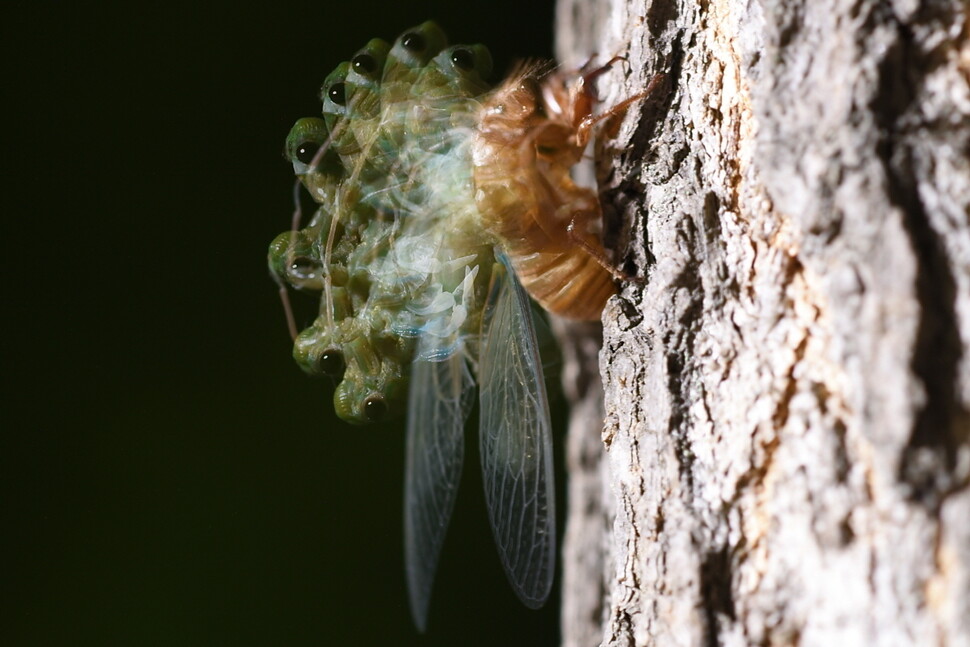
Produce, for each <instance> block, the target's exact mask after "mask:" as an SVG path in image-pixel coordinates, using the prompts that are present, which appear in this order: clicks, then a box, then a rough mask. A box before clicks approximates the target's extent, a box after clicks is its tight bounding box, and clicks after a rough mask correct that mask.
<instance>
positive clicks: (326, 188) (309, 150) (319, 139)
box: [284, 117, 345, 204]
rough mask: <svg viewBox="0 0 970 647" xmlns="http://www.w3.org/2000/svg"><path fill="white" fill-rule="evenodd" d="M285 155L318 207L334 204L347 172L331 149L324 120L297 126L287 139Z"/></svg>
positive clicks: (310, 120)
mask: <svg viewBox="0 0 970 647" xmlns="http://www.w3.org/2000/svg"><path fill="white" fill-rule="evenodd" d="M284 155H286V158H287V159H288V160H290V162H291V163H292V164H293V173H294V174H295V175H296V176H297V177H299V178H300V181H301V182H303V186H305V187H306V190H307V191H308V192H309V193H310V195H311V196H312V197H313V199H314V200H315V201H316V202H317V203H318V204H330V203H332V202H333V200H334V197H335V195H336V191H337V188H338V186H339V184H340V182H341V180H342V179H343V178H344V176H345V171H344V167H343V165H342V164H341V162H340V158H339V157H338V156H337V153H336V151H335V150H333V149H332V148H331V147H330V135H329V132H328V131H327V125H326V123H325V122H324V121H323V120H322V119H319V118H316V117H305V118H303V119H300V120H299V121H297V122H296V123H295V124H293V127H292V128H291V129H290V133H289V134H288V135H287V136H286V145H285V147H284Z"/></svg>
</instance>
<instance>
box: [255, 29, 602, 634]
mask: <svg viewBox="0 0 970 647" xmlns="http://www.w3.org/2000/svg"><path fill="white" fill-rule="evenodd" d="M491 69H492V61H491V56H490V55H489V52H488V50H487V49H486V48H485V47H484V46H482V45H454V46H450V47H449V46H448V45H447V39H446V37H445V34H444V32H443V31H442V30H441V29H440V28H439V27H438V26H437V25H436V24H435V23H433V22H425V23H423V24H421V25H418V26H417V27H414V28H412V29H409V30H407V31H405V32H404V33H403V34H402V35H401V36H400V37H398V38H397V40H395V41H394V42H393V43H388V42H385V41H383V40H381V39H373V40H371V41H369V42H368V43H366V44H365V45H364V46H363V47H362V48H361V49H360V50H358V51H357V52H356V53H355V54H354V55H353V56H352V57H351V58H350V60H348V61H346V62H343V63H340V64H339V65H337V67H336V68H335V69H334V70H333V71H332V72H331V73H330V74H329V75H327V77H326V78H325V80H324V83H323V85H322V87H321V91H320V97H321V100H322V112H321V115H320V116H319V117H308V118H304V119H301V120H299V121H297V122H296V124H295V125H294V126H293V128H292V129H291V131H290V134H289V136H288V137H287V140H286V145H285V155H286V157H287V158H288V159H289V160H290V161H291V162H292V164H293V170H294V173H295V175H296V176H297V177H298V178H299V181H300V182H301V183H302V184H303V186H304V187H305V188H306V190H307V192H308V193H309V194H310V195H311V196H312V198H313V200H314V201H315V202H316V203H317V205H318V208H317V211H316V213H315V214H314V215H313V217H312V218H311V219H310V220H309V222H308V223H306V225H305V226H302V228H301V227H300V226H294V228H293V229H292V230H290V231H287V232H284V233H282V234H280V235H279V236H278V237H277V238H276V239H275V240H274V241H273V243H272V245H271V246H270V251H269V267H270V271H271V273H272V274H273V275H274V277H276V279H277V281H278V282H280V284H281V285H286V286H289V287H292V288H295V289H298V290H304V291H311V292H315V293H319V294H320V308H319V312H318V314H317V316H316V318H315V319H314V321H313V322H312V323H311V324H310V325H309V326H308V327H306V328H305V329H304V330H303V331H302V332H299V333H296V332H295V330H294V337H295V340H294V341H295V343H294V351H293V354H294V357H295V359H296V361H297V363H298V364H299V365H300V367H301V368H303V370H305V371H306V372H308V373H310V374H319V375H328V376H330V377H332V378H334V379H335V380H336V381H337V382H338V384H337V387H336V390H335V393H334V406H335V410H336V412H337V414H338V415H339V416H340V417H341V418H343V419H344V420H347V421H349V422H353V423H360V424H362V423H367V422H374V421H377V420H380V419H383V418H385V417H389V416H394V415H400V414H406V416H407V443H406V444H407V450H406V461H407V462H406V469H405V474H406V476H405V502H404V503H405V506H404V508H405V515H404V517H405V524H404V525H405V554H406V566H407V578H408V590H409V601H410V605H411V611H412V615H413V617H414V620H415V623H416V624H417V626H418V627H419V628H420V629H423V628H424V626H425V624H426V622H427V613H428V604H429V600H430V595H431V587H432V583H433V580H434V574H435V570H436V568H437V563H438V557H439V554H440V550H441V546H442V542H443V539H444V533H445V530H446V528H447V525H448V520H449V518H450V515H451V511H452V507H453V504H454V500H455V494H456V491H457V486H458V482H459V480H460V475H461V467H462V462H463V460H462V459H463V453H464V433H463V429H464V425H465V421H466V419H467V417H468V415H469V413H470V411H471V408H472V403H473V401H474V395H475V393H476V385H477V393H478V402H479V405H480V406H479V411H480V414H479V415H480V421H479V432H480V437H479V440H480V455H481V463H482V473H483V479H484V485H485V491H486V502H487V504H488V509H489V519H490V521H491V526H492V530H493V535H494V538H495V542H496V545H497V547H498V550H499V554H500V557H501V559H502V563H503V566H504V567H505V571H506V574H507V575H508V578H509V581H510V583H511V584H512V586H513V588H514V590H515V592H516V594H517V595H518V596H519V598H520V599H521V600H522V601H523V602H524V603H525V604H526V605H527V606H529V607H533V608H535V607H538V606H541V605H542V604H543V603H544V602H545V600H546V598H547V597H548V594H549V590H550V588H551V584H552V578H553V571H554V559H555V524H554V509H555V505H554V497H553V483H552V442H551V430H550V421H549V418H550V416H549V406H548V402H547V399H546V390H545V383H544V378H543V372H542V362H541V361H540V358H539V353H538V343H537V340H536V333H535V328H534V324H533V319H532V313H531V308H532V306H531V303H530V301H529V298H528V296H527V293H526V291H525V289H524V288H523V284H524V285H525V288H527V289H528V291H529V293H531V294H532V296H533V297H534V298H535V299H536V300H537V301H538V302H539V303H540V304H542V305H543V306H544V307H546V308H547V309H549V310H551V311H553V312H556V313H558V314H561V315H565V316H567V317H572V318H579V319H592V318H595V317H597V316H598V315H599V312H600V310H601V309H602V306H603V304H604V302H605V300H606V298H608V297H609V295H610V294H613V291H614V289H613V283H612V276H611V273H610V271H609V270H608V267H609V264H608V262H607V260H606V254H605V251H604V250H603V248H602V245H601V244H600V243H599V240H598V238H597V236H596V226H598V221H599V215H600V211H599V204H598V201H597V199H596V195H595V194H594V193H593V192H592V191H590V190H588V189H582V188H579V187H577V186H576V185H575V184H574V183H573V182H572V180H571V179H570V177H569V172H570V169H571V167H572V166H573V165H574V164H575V163H576V162H577V161H579V159H580V157H581V155H582V153H583V149H584V147H585V145H586V143H587V141H588V139H589V133H590V130H591V127H592V124H593V123H595V121H596V119H594V118H593V117H592V116H591V106H592V103H593V102H592V99H591V94H590V93H589V92H587V91H585V90H584V89H583V82H584V81H585V80H588V79H589V78H590V75H587V76H584V77H576V78H575V80H574V79H573V77H568V76H567V75H564V74H561V73H559V72H551V71H550V68H549V67H548V66H542V65H524V66H521V67H520V68H519V69H518V70H517V71H516V73H515V74H514V75H513V76H512V77H511V78H510V79H509V80H508V81H506V82H504V83H502V84H501V85H500V86H499V87H498V88H497V89H491V88H490V87H489V85H488V83H487V81H486V79H487V77H488V75H489V74H490V72H491ZM516 275H518V277H517V276H516ZM520 281H521V283H520ZM291 327H292V323H291Z"/></svg>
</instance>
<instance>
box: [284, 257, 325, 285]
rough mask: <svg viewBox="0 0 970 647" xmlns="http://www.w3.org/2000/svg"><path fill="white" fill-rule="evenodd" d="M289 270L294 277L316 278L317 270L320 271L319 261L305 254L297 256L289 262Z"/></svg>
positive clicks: (303, 278) (301, 278)
mask: <svg viewBox="0 0 970 647" xmlns="http://www.w3.org/2000/svg"><path fill="white" fill-rule="evenodd" d="M290 270H291V271H292V273H293V276H294V278H296V279H300V280H307V279H313V278H316V275H317V272H319V271H320V263H319V262H318V261H316V260H314V259H312V258H309V257H307V256H297V257H296V258H294V259H293V262H292V263H291V264H290Z"/></svg>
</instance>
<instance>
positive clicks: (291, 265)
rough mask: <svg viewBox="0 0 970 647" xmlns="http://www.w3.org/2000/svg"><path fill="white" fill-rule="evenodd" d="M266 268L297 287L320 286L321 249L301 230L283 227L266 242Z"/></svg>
mask: <svg viewBox="0 0 970 647" xmlns="http://www.w3.org/2000/svg"><path fill="white" fill-rule="evenodd" d="M268 264H269V271H270V272H271V273H272V274H273V275H275V276H276V277H278V278H279V279H281V280H282V281H283V282H285V283H286V284H288V285H290V286H292V287H294V288H296V289H298V290H315V291H320V290H322V289H323V271H324V268H323V263H322V262H321V261H320V250H319V247H318V246H317V245H316V244H315V242H314V241H313V240H312V239H310V238H309V237H308V236H307V235H306V233H305V232H304V231H285V232H283V233H282V234H280V235H279V236H277V237H276V238H274V239H273V242H272V243H270V246H269V254H268Z"/></svg>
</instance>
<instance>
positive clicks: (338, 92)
mask: <svg viewBox="0 0 970 647" xmlns="http://www.w3.org/2000/svg"><path fill="white" fill-rule="evenodd" d="M327 97H329V98H330V100H331V101H333V102H334V103H336V104H337V105H338V106H342V105H344V104H345V103H347V95H346V93H345V92H344V84H343V83H342V82H339V83H334V84H333V85H331V86H330V88H329V89H328V90H327Z"/></svg>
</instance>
